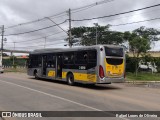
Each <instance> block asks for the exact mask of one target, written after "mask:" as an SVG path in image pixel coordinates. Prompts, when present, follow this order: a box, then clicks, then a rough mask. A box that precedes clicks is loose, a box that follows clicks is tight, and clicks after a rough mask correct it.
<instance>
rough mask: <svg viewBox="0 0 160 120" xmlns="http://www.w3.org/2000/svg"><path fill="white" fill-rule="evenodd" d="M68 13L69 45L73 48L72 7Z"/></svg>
mask: <svg viewBox="0 0 160 120" xmlns="http://www.w3.org/2000/svg"><path fill="white" fill-rule="evenodd" d="M68 14H69V47H70V48H71V47H72V44H71V40H72V33H71V9H70V8H69V11H68Z"/></svg>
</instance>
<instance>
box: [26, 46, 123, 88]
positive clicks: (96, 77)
mask: <svg viewBox="0 0 160 120" xmlns="http://www.w3.org/2000/svg"><path fill="white" fill-rule="evenodd" d="M28 75H30V76H35V78H36V79H38V78H46V79H52V80H62V81H66V82H67V83H68V84H69V85H73V84H74V83H75V82H79V83H86V84H102V83H103V84H110V83H114V82H123V81H124V78H125V53H124V49H123V47H121V46H115V45H95V46H86V47H77V48H67V49H39V50H34V51H33V52H31V53H30V55H29V61H28Z"/></svg>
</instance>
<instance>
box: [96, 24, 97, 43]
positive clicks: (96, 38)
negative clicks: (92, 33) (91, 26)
mask: <svg viewBox="0 0 160 120" xmlns="http://www.w3.org/2000/svg"><path fill="white" fill-rule="evenodd" d="M96 45H97V26H96Z"/></svg>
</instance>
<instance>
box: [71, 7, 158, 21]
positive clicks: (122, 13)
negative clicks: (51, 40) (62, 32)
mask: <svg viewBox="0 0 160 120" xmlns="http://www.w3.org/2000/svg"><path fill="white" fill-rule="evenodd" d="M158 6H160V4H156V5H152V6H148V7H144V8H139V9H135V10H130V11H126V12H121V13H116V14H112V15H106V16H100V17H93V18H85V19H79V20H78V19H77V20H76V19H75V20H72V21H76V22H79V21H89V20H94V19H102V18H107V17H113V16H118V15H124V14H128V13H132V12H137V11H141V10H145V9H149V8H154V7H158Z"/></svg>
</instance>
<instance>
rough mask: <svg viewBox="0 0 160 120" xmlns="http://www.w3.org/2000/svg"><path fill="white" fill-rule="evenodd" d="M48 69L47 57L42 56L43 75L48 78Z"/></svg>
mask: <svg viewBox="0 0 160 120" xmlns="http://www.w3.org/2000/svg"><path fill="white" fill-rule="evenodd" d="M46 68H47V55H43V56H42V75H43V76H46Z"/></svg>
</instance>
